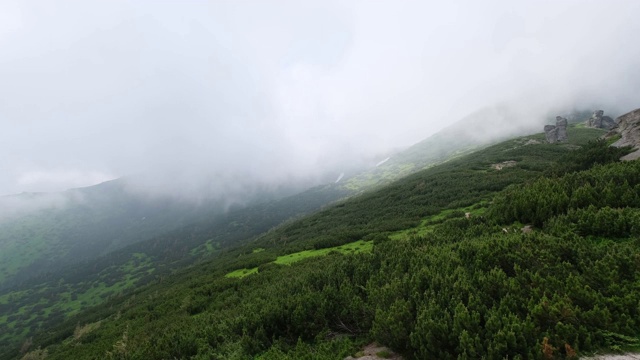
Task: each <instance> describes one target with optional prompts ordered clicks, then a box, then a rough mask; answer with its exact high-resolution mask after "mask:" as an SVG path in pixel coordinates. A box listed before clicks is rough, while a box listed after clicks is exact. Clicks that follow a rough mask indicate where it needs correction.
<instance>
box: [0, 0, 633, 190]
mask: <svg viewBox="0 0 640 360" xmlns="http://www.w3.org/2000/svg"><path fill="white" fill-rule="evenodd" d="M639 16H640V2H638V1H635V0H629V1H606V2H605V1H585V0H574V1H569V0H567V1H541V0H536V1H518V2H514V1H483V2H478V1H455V2H453V1H441V2H435V1H415V2H413V1H400V2H398V1H326V0H323V1H304V2H300V1H209V2H206V1H143V0H136V1H115V0H110V1H64V0H57V1H29V0H15V1H14V0H3V1H2V2H0V153H1V154H2V156H0V174H1V175H0V194H11V193H20V192H24V191H28V192H31V191H45V192H47V191H61V190H64V189H68V188H73V187H78V186H88V185H92V184H96V183H99V182H102V181H105V180H109V179H113V178H118V177H122V176H129V178H131V179H139V180H136V181H135V182H134V183H133V184H132V188H134V189H146V190H149V189H151V190H152V191H155V192H158V193H176V194H179V193H183V192H190V193H194V192H198V191H200V189H207V190H208V191H214V192H215V191H224V190H220V189H227V188H230V187H231V188H235V187H237V186H239V185H242V184H244V183H249V182H251V181H259V182H261V183H272V184H281V183H283V182H292V181H295V180H296V179H305V180H308V181H312V180H313V179H324V178H323V176H328V173H330V176H331V178H330V180H327V181H329V182H333V181H335V179H336V178H337V176H338V175H339V174H340V173H341V172H343V171H344V170H345V169H348V168H350V167H352V166H362V165H363V164H368V163H371V164H376V163H377V162H379V161H382V160H383V159H385V158H387V156H388V153H389V152H390V151H392V150H394V149H398V148H402V147H406V146H409V145H411V144H413V143H415V142H418V141H420V140H422V139H424V138H425V137H427V136H429V135H431V134H434V133H435V132H437V131H439V130H440V129H443V128H445V127H447V126H449V125H451V124H452V123H453V122H455V121H456V120H458V119H461V118H463V117H464V116H466V115H468V114H470V113H472V112H474V111H476V110H478V109H480V108H483V107H486V106H493V105H494V104H498V103H508V104H517V106H522V111H520V112H521V113H526V114H528V116H523V117H522V118H513V119H509V120H508V121H512V122H515V125H516V126H520V125H522V126H523V128H527V129H528V128H530V127H531V121H532V120H531V119H541V120H540V121H542V119H543V117H544V116H546V115H548V113H549V111H551V110H554V111H555V110H556V109H557V111H563V109H569V110H571V109H574V108H586V109H596V108H600V109H604V110H605V112H606V114H608V115H611V116H617V115H619V114H620V113H621V112H625V111H628V110H632V109H634V108H638V107H640V98H638V94H640V81H639V80H640V46H637V44H636V43H637V35H638V34H640V22H638V21H637V19H638V18H639ZM512 106H516V105H512ZM518 119H521V121H522V122H523V123H522V124H519V123H518V121H519V120H518ZM525 121H526V123H525ZM541 124H542V123H541ZM511 125H514V124H511ZM212 179H215V180H212ZM238 179H242V181H239V180H238ZM318 181H320V180H318ZM323 181H324V180H323ZM212 184H213V185H212ZM216 189H217V190H216Z"/></svg>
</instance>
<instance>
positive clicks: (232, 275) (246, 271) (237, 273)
mask: <svg viewBox="0 0 640 360" xmlns="http://www.w3.org/2000/svg"><path fill="white" fill-rule="evenodd" d="M257 272H258V268H257V267H255V268H252V269H238V270H236V271H232V272H230V273H228V274H227V275H225V277H228V278H239V279H242V278H243V277H245V276H247V275H251V274H256V273H257Z"/></svg>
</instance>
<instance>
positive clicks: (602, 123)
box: [586, 110, 616, 130]
mask: <svg viewBox="0 0 640 360" xmlns="http://www.w3.org/2000/svg"><path fill="white" fill-rule="evenodd" d="M586 125H587V126H588V127H592V128H596V129H605V130H611V129H613V128H614V127H615V126H616V122H615V121H613V119H612V118H610V117H608V116H604V111H603V110H596V111H594V112H593V115H591V117H590V118H589V119H588V120H587V123H586Z"/></svg>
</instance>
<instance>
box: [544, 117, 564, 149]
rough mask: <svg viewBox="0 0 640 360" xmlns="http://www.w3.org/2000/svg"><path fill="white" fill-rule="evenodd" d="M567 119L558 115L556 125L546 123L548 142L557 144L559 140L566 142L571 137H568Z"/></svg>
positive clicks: (545, 129)
mask: <svg viewBox="0 0 640 360" xmlns="http://www.w3.org/2000/svg"><path fill="white" fill-rule="evenodd" d="M567 124H568V121H567V119H565V118H563V117H562V116H556V124H555V125H545V127H544V134H545V135H546V136H547V142H548V143H549V144H555V143H557V142H565V141H567V140H568V139H569V138H568V137H567Z"/></svg>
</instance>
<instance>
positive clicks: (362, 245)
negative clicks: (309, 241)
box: [274, 240, 373, 265]
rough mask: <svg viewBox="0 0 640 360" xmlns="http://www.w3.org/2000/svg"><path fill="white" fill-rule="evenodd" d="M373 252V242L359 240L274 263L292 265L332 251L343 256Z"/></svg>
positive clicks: (288, 257)
mask: <svg viewBox="0 0 640 360" xmlns="http://www.w3.org/2000/svg"><path fill="white" fill-rule="evenodd" d="M372 250H373V242H371V241H364V240H358V241H356V242H352V243H348V244H344V245H340V246H335V247H330V248H324V249H317V250H305V251H300V252H297V253H293V254H289V255H283V256H279V257H278V258H277V259H276V261H274V263H275V264H278V265H291V264H293V263H295V262H297V261H300V260H304V259H306V258H310V257H315V256H323V255H327V254H328V253H330V252H332V251H337V252H339V253H342V254H356V253H359V252H371V251H372Z"/></svg>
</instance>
